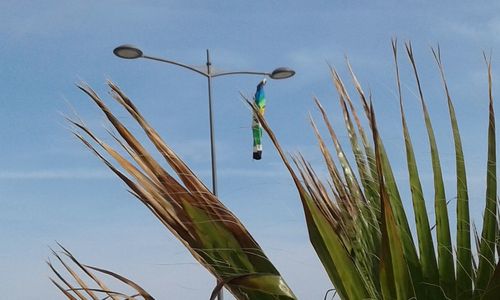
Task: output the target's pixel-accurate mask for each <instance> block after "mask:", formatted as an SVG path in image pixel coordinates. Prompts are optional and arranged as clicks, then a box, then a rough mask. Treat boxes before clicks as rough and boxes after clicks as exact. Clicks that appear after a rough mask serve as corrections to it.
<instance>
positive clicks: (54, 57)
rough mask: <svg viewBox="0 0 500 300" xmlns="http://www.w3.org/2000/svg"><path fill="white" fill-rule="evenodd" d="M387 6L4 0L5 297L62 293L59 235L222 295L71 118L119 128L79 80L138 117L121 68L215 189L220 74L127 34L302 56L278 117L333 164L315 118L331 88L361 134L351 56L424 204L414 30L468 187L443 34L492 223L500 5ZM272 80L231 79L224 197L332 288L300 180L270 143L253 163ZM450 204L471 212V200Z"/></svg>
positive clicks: (291, 279) (449, 178) (470, 157)
mask: <svg viewBox="0 0 500 300" xmlns="http://www.w3.org/2000/svg"><path fill="white" fill-rule="evenodd" d="M373 2H374V1H333V0H330V1H307V2H306V1H295V0H292V1H276V0H267V1H262V0H255V1H225V2H223V1H177V0H170V1H128V0H122V1H118V0H108V1H78V0H74V1H51V0H48V1H24V0H20V1H19V0H17V1H11V0H2V1H0V20H1V21H0V91H1V94H0V112H1V114H2V117H1V118H0V128H1V130H0V140H1V141H2V142H1V143H2V145H1V146H0V241H1V242H0V282H1V284H0V295H9V297H8V298H9V299H22V300H31V299H33V300H35V299H58V298H59V299H62V295H61V294H59V292H58V291H57V290H56V288H55V287H53V286H52V285H51V283H50V282H49V280H48V276H49V275H50V272H49V270H48V268H47V266H46V265H45V260H46V259H47V258H48V257H49V255H50V250H49V247H54V246H55V245H56V241H58V242H60V243H62V244H63V245H65V246H66V247H67V248H69V249H70V250H71V251H72V252H73V253H74V254H75V255H76V256H77V257H78V258H79V259H80V260H81V261H83V262H85V263H87V264H91V265H95V266H99V267H102V268H106V269H110V270H113V271H116V272H118V273H120V274H122V275H124V276H126V277H129V278H131V279H133V280H134V281H136V282H137V283H139V284H140V285H142V286H143V287H144V288H145V289H146V290H148V291H149V292H150V293H151V294H152V295H154V296H155V297H156V298H157V299H167V298H168V299H206V298H208V297H209V295H210V293H211V290H212V289H213V287H214V285H215V284H214V279H213V278H212V277H211V276H210V275H209V273H208V272H207V271H206V270H205V269H203V268H202V267H200V266H199V265H198V264H197V263H196V262H195V261H194V259H193V258H192V257H191V256H190V254H188V252H187V251H186V250H185V249H184V248H183V246H182V245H181V244H180V243H179V242H177V241H176V240H175V238H174V236H173V235H172V234H170V232H168V231H167V230H166V229H165V228H164V227H163V226H162V225H161V224H160V222H158V221H157V220H156V219H155V218H154V217H153V216H152V215H151V214H150V212H149V211H148V210H147V209H146V208H145V207H143V206H142V205H141V204H140V203H139V202H138V201H137V200H136V199H134V198H133V197H132V196H131V195H130V194H129V193H128V192H127V190H126V188H125V186H124V184H122V183H121V182H120V181H119V180H118V179H116V178H115V177H114V176H113V175H112V174H111V172H110V171H109V170H107V169H106V168H105V166H103V165H102V164H101V163H100V162H99V161H98V160H97V159H96V158H95V157H94V156H93V155H92V154H91V153H90V152H89V151H88V150H86V149H85V148H84V146H83V145H81V144H80V143H79V142H78V141H77V140H76V139H75V138H74V137H73V136H72V134H71V128H70V126H69V125H68V123H67V122H66V121H65V116H73V117H74V116H75V115H76V116H77V117H79V118H82V119H83V120H85V122H86V124H88V125H89V126H90V127H91V128H93V129H95V130H96V131H97V132H99V133H100V135H101V136H103V137H106V134H105V128H106V126H107V125H106V123H105V121H104V118H103V116H102V114H101V113H100V112H99V111H98V109H97V108H96V107H95V106H94V105H93V104H92V103H91V102H90V101H89V99H88V98H87V97H86V96H85V95H84V94H83V93H82V92H81V91H79V90H78V88H77V87H76V85H75V84H76V83H81V82H85V83H87V84H89V85H90V86H92V87H93V88H94V89H95V90H96V91H97V92H98V93H99V94H100V95H101V96H102V97H103V98H104V99H105V100H106V101H107V102H108V103H110V105H111V106H112V107H113V108H114V109H115V110H116V112H117V115H118V116H120V117H121V118H123V120H125V121H126V122H129V123H128V124H132V122H130V121H131V120H130V117H128V116H127V115H126V113H125V112H123V111H120V110H119V108H118V107H117V106H116V105H115V104H113V101H112V99H111V98H110V96H109V94H108V90H107V89H106V85H105V83H106V80H112V81H114V82H115V83H117V84H118V85H119V86H120V87H121V88H122V90H123V91H124V92H125V93H126V94H127V95H128V96H129V97H130V98H131V99H133V100H134V101H135V103H136V105H137V106H138V108H139V109H140V110H141V112H142V113H143V114H144V115H145V116H146V118H147V119H148V120H149V121H150V123H151V124H152V125H153V126H154V127H155V128H157V130H158V131H159V132H160V133H161V134H162V136H163V137H164V139H165V140H166V141H167V143H168V144H169V145H170V146H172V148H173V149H174V150H175V151H176V152H177V153H178V154H179V155H180V156H181V157H182V158H183V159H184V160H185V161H186V162H187V163H188V165H190V166H191V168H192V169H193V170H194V171H195V172H196V173H197V174H199V176H200V177H201V178H202V179H203V180H204V181H205V182H206V183H207V185H210V152H209V149H210V148H209V131H208V111H207V108H208V107H207V87H206V79H205V78H203V77H202V76H199V75H198V74H195V73H193V72H189V71H187V70H184V69H180V68H178V67H175V66H172V65H167V64H162V63H158V62H152V61H147V60H144V59H138V60H123V59H119V58H117V57H115V56H114V55H113V53H112V50H113V49H114V48H115V47H116V46H118V45H121V44H125V43H130V44H135V45H137V46H140V48H141V49H142V50H143V51H144V53H145V54H148V55H152V56H159V57H164V58H167V59H170V60H175V61H179V62H182V63H185V64H189V65H193V66H202V65H203V64H204V63H205V55H206V49H209V50H210V53H211V58H212V63H213V67H214V68H215V69H217V70H224V71H239V70H246V71H247V70H248V71H265V72H268V71H270V70H272V69H274V68H276V67H280V66H287V67H290V68H293V69H294V70H295V71H296V72H297V73H296V76H294V77H292V78H290V79H287V80H280V81H273V80H270V81H268V84H267V85H266V96H267V101H268V102H267V110H266V117H267V119H268V121H269V123H270V124H271V126H272V127H273V129H274V130H275V132H276V134H277V136H278V138H279V139H280V140H281V142H282V145H283V146H284V147H285V149H286V150H287V151H289V152H291V153H296V152H301V153H303V154H304V156H305V157H306V158H307V159H309V160H310V161H311V162H312V164H313V165H314V166H316V167H317V169H318V172H319V173H320V174H322V172H324V167H322V164H321V157H320V153H319V151H318V149H317V147H316V142H315V140H314V136H313V132H312V130H311V128H310V125H309V122H308V118H309V113H311V115H312V116H313V117H314V118H318V117H319V115H318V112H317V110H316V109H315V107H314V105H313V101H312V99H313V97H318V98H319V99H320V100H321V101H322V103H323V104H324V105H325V107H326V108H327V110H328V111H329V114H330V117H331V118H332V121H333V124H334V126H335V128H337V129H338V130H339V135H340V137H341V139H342V141H344V142H345V141H346V133H345V132H344V131H343V129H342V128H343V127H342V117H341V111H340V109H339V107H338V99H337V97H336V94H335V91H334V88H333V85H332V83H331V79H330V76H329V68H328V65H329V64H330V65H333V66H335V67H336V68H338V69H339V72H340V73H341V74H342V75H343V76H346V75H347V72H346V68H345V64H344V56H345V55H347V56H348V57H349V59H350V61H351V63H352V65H353V67H354V69H355V71H356V73H357V75H358V77H359V79H360V81H361V82H362V84H363V85H364V86H365V88H366V89H367V90H369V91H371V92H372V94H373V103H374V106H375V109H376V112H377V116H378V123H379V127H380V130H381V135H382V138H383V139H384V142H385V145H386V148H387V150H388V152H389V155H390V156H391V158H392V162H393V166H394V171H395V174H396V176H397V180H398V182H399V183H400V184H401V192H402V195H403V197H404V198H405V206H407V207H408V208H409V207H411V203H410V202H409V198H408V195H409V192H408V190H409V189H408V187H407V185H405V182H406V180H407V174H406V172H407V171H406V168H405V167H404V162H405V157H404V150H403V148H402V144H401V142H402V137H401V129H400V123H399V122H400V120H399V111H398V110H399V108H398V106H397V97H396V86H395V81H394V67H393V63H392V56H391V55H392V54H391V48H390V41H391V38H394V37H397V38H398V39H399V41H401V42H404V41H410V40H411V42H412V43H413V47H414V52H415V55H416V59H417V63H418V65H419V71H420V72H421V77H422V78H421V79H422V84H423V87H424V94H425V97H426V99H427V101H428V102H429V108H430V113H431V116H432V117H433V120H434V127H435V131H436V136H437V139H438V146H439V148H440V151H441V160H442V163H443V170H444V176H445V183H446V184H447V198H449V199H451V200H453V197H454V196H455V190H454V185H455V180H454V152H453V147H452V145H453V144H452V137H451V132H450V125H449V120H448V117H447V108H446V103H445V98H444V94H443V90H442V88H441V85H440V81H439V74H438V73H437V69H436V66H435V64H434V62H433V58H432V54H431V51H430V47H431V46H436V45H437V44H439V45H440V47H441V51H442V56H443V60H444V65H445V68H446V72H447V77H448V81H449V84H450V89H451V93H452V96H453V98H454V101H455V105H456V109H457V117H458V120H459V123H460V129H461V131H462V136H463V141H464V152H465V158H466V162H467V172H468V175H469V188H470V197H471V205H472V209H471V211H472V215H473V218H474V220H475V221H476V223H478V224H480V223H481V222H480V219H481V211H482V207H483V206H482V203H483V202H484V192H485V191H484V190H485V186H484V178H485V174H486V171H485V165H486V163H485V162H486V159H485V153H486V128H487V82H486V68H485V64H484V61H483V56H482V55H483V54H482V53H483V51H485V52H486V53H492V55H493V69H494V70H493V76H494V78H493V79H494V93H495V92H496V90H497V88H496V87H497V86H498V84H497V82H498V80H496V78H499V76H497V74H498V71H497V70H498V68H497V67H496V66H497V62H498V59H497V57H498V54H497V53H498V52H499V48H500V38H499V37H500V17H499V16H498V14H497V13H496V12H497V11H498V9H499V8H500V7H499V6H500V4H498V3H497V2H496V1H475V2H473V1H461V2H460V3H457V2H456V1H439V3H436V2H435V1H411V2H410V1H377V3H373ZM400 52H401V54H403V48H402V47H401V43H400ZM401 64H402V84H403V92H404V95H405V101H406V102H405V105H406V111H407V113H408V123H409V124H410V126H411V133H412V135H413V140H414V143H415V151H416V154H417V160H418V162H419V167H420V173H421V176H422V181H423V184H424V190H425V193H426V196H428V197H427V198H428V199H429V200H428V201H429V202H428V207H432V201H431V199H432V193H433V192H432V173H431V169H430V161H429V155H428V154H429V150H428V144H427V140H426V137H425V131H424V130H425V128H424V126H423V121H422V115H421V109H420V107H419V103H418V101H417V100H418V99H417V98H416V96H415V95H416V93H415V83H414V81H413V78H412V76H411V73H410V72H409V66H408V62H407V59H406V58H405V57H404V56H403V55H401ZM261 79H262V77H260V76H234V77H221V78H216V79H214V82H213V97H214V112H215V130H216V133H215V139H216V147H217V167H218V174H219V177H218V179H219V194H220V199H221V201H223V202H224V203H225V204H226V205H227V206H228V207H229V208H230V209H231V210H232V211H233V212H234V213H235V214H236V215H237V216H238V217H239V218H240V219H241V221H242V222H243V223H244V224H245V225H246V226H247V228H248V230H249V231H250V232H251V233H252V235H253V236H254V237H255V239H256V240H257V241H258V242H259V243H260V245H261V246H262V248H263V249H264V251H265V252H266V254H267V255H268V256H269V257H270V259H271V261H273V263H274V264H275V265H276V266H277V268H278V269H279V270H280V272H281V273H282V275H283V277H284V278H285V280H286V281H287V282H288V284H289V285H290V287H291V288H292V289H293V291H294V292H295V294H296V295H297V296H298V297H299V298H300V299H322V297H323V295H324V293H325V291H326V290H328V289H329V288H331V283H330V281H329V280H328V278H327V275H326V273H325V271H324V270H323V268H322V266H321V264H320V262H319V260H318V258H317V256H316V255H315V253H314V250H313V248H312V247H311V245H310V244H309V240H308V236H307V230H306V227H305V222H304V217H303V213H302V210H301V206H300V201H299V198H298V194H297V192H296V191H295V189H294V186H293V184H292V181H291V178H290V177H289V175H288V174H287V173H286V170H285V168H284V166H283V165H282V163H281V162H280V160H279V158H278V156H277V153H276V151H275V150H274V149H273V148H272V146H271V145H270V141H269V140H268V139H267V138H265V139H264V153H263V159H262V160H261V161H253V160H252V140H251V114H250V111H249V109H248V107H247V106H246V105H245V103H244V102H243V101H242V98H241V96H240V93H242V94H244V95H248V96H250V97H251V95H252V94H253V93H254V89H255V86H256V84H257V83H258V82H259V81H260V80H261ZM346 81H347V80H346ZM497 107H498V106H497ZM497 110H498V108H497ZM322 129H324V128H322ZM106 138H107V139H108V140H110V138H109V137H106ZM450 205H451V206H452V207H453V209H454V202H453V201H451V204H450ZM410 216H411V215H410ZM452 216H453V214H452ZM431 219H433V218H432V217H431ZM226 299H232V298H231V296H226Z"/></svg>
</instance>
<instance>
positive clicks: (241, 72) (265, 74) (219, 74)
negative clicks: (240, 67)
mask: <svg viewBox="0 0 500 300" xmlns="http://www.w3.org/2000/svg"><path fill="white" fill-rule="evenodd" d="M227 75H264V76H271V73H266V72H250V71H234V72H220V73H214V74H212V75H211V76H212V77H219V76H227Z"/></svg>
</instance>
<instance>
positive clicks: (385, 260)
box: [260, 41, 500, 299]
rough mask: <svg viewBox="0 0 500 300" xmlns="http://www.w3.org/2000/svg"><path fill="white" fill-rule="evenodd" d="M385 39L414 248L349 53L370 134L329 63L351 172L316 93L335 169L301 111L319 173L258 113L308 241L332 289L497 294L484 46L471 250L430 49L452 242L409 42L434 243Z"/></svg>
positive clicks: (459, 169)
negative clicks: (427, 159) (482, 156)
mask: <svg viewBox="0 0 500 300" xmlns="http://www.w3.org/2000/svg"><path fill="white" fill-rule="evenodd" d="M392 46H393V54H394V60H395V66H396V82H397V87H398V94H399V103H400V110H401V122H402V129H403V137H404V141H405V148H406V158H407V167H408V174H409V184H410V187H411V197H412V203H413V209H414V215H415V224H416V231H417V242H418V250H417V248H416V245H415V242H414V239H413V236H412V233H411V231H410V227H409V222H408V219H407V217H406V212H405V210H404V208H403V201H402V199H401V196H400V193H399V191H398V187H397V185H396V181H395V177H394V173H393V171H392V168H391V165H390V162H389V158H388V156H387V153H386V151H385V148H384V145H383V143H382V140H381V138H380V136H379V134H378V129H377V124H376V118H375V112H374V108H373V105H372V102H371V100H370V101H369V100H368V99H367V97H366V94H365V93H364V91H363V89H362V87H361V85H360V83H359V81H358V80H357V78H356V76H355V75H354V72H353V71H352V68H351V67H350V65H349V63H348V68H349V71H350V75H351V79H352V82H353V85H354V87H355V89H356V91H357V94H358V96H359V98H360V100H361V103H362V105H363V110H364V114H365V117H366V119H367V121H368V123H369V126H370V132H371V140H372V142H370V140H369V138H368V137H367V133H366V130H365V129H364V128H363V126H362V124H361V121H360V118H359V116H358V113H357V111H356V109H355V106H354V105H353V103H352V100H351V97H350V96H349V94H348V92H347V88H346V86H345V84H344V83H343V81H342V79H341V77H340V75H339V74H338V72H337V71H336V70H335V69H333V68H332V69H331V71H332V78H333V82H334V84H335V87H336V90H337V92H338V95H339V101H340V106H341V108H342V111H343V116H344V121H345V126H346V128H347V131H348V135H349V140H350V147H351V149H352V150H353V154H354V163H355V165H356V168H357V174H359V178H358V177H357V175H356V171H355V169H354V168H353V167H352V163H351V162H350V161H349V160H348V159H347V156H346V153H345V152H344V150H343V148H342V146H341V143H340V142H339V139H338V137H337V134H336V133H335V131H334V129H333V127H332V126H331V123H330V121H329V118H328V116H327V114H326V112H325V110H324V109H323V107H322V106H321V104H320V103H319V101H317V100H316V104H317V106H318V108H319V110H320V112H321V115H322V117H323V120H324V122H325V124H326V126H327V128H328V131H329V134H330V137H331V139H332V141H333V144H334V147H335V151H336V156H337V158H338V161H339V165H340V169H341V170H342V171H339V168H338V167H337V165H336V164H335V163H334V160H333V155H332V154H331V153H330V152H329V150H328V149H327V147H326V144H325V141H324V140H323V138H322V137H321V135H320V134H319V131H318V129H317V127H316V125H315V123H314V121H311V123H312V127H313V129H314V132H315V134H316V137H317V140H318V143H319V148H320V150H321V152H322V154H323V157H324V162H325V164H326V166H327V168H328V172H329V179H328V181H327V182H324V181H322V180H321V179H320V178H319V176H318V175H317V174H316V173H315V171H314V169H313V167H312V166H311V165H310V164H309V163H308V162H307V161H306V160H305V159H304V158H303V157H302V156H300V155H298V156H294V157H292V162H290V161H289V159H288V158H287V156H286V155H285V154H284V151H283V150H282V149H281V147H280V145H279V143H278V140H277V139H276V137H275V135H274V134H273V132H272V130H271V128H270V127H269V125H268V124H267V123H266V120H265V119H263V118H262V117H261V118H260V119H261V121H262V123H263V127H264V129H265V130H266V131H267V132H268V133H269V136H270V138H271V140H272V141H273V143H274V145H275V146H276V148H277V149H278V152H279V154H280V156H281V158H282V160H283V162H284V164H285V165H286V167H287V168H288V170H289V172H290V174H291V176H292V178H293V180H294V183H295V185H296V187H297V190H298V191H299V194H300V198H301V201H302V204H303V208H304V212H305V217H306V222H307V226H308V229H309V235H310V240H311V243H312V244H313V246H314V248H315V250H316V253H317V254H318V256H319V258H320V259H321V261H322V263H323V265H324V267H325V269H326V271H327V273H328V275H329V277H330V279H331V281H332V283H333V285H334V286H335V288H336V291H337V292H338V294H339V295H340V297H341V298H342V299H368V298H369V299H497V298H498V292H499V291H500V263H499V261H498V246H499V243H498V241H497V237H498V226H499V222H498V215H497V210H498V208H497V181H496V154H495V151H496V146H495V117H494V110H493V97H492V81H491V61H490V60H489V59H487V58H486V56H485V61H486V64H487V68H488V84H489V126H488V154H487V159H488V164H487V172H486V178H487V180H486V197H485V198H486V207H485V211H484V219H483V229H482V233H481V235H480V237H479V234H478V233H477V232H474V233H475V236H476V246H477V251H476V252H474V251H472V249H471V225H470V224H471V223H470V216H469V202H468V191H467V176H466V172H465V162H464V156H463V151H462V142H461V138H460V134H459V129H458V122H457V119H456V116H455V110H454V106H453V102H452V99H451V96H450V93H449V91H448V85H447V82H446V78H445V73H444V69H443V64H442V60H441V55H440V50H439V48H438V49H437V50H436V49H433V50H432V52H433V55H434V58H435V60H436V63H437V66H438V70H439V72H440V75H441V79H442V83H443V87H444V90H445V95H446V101H447V104H448V109H449V116H450V121H451V127H452V133H453V138H454V143H455V158H456V159H455V160H456V182H457V211H456V216H457V229H456V244H455V245H456V246H455V247H456V248H453V246H452V241H451V234H450V225H449V216H448V207H447V203H446V197H445V185H444V182H443V175H442V170H441V164H440V159H439V153H438V149H437V145H436V138H435V136H434V131H433V127H432V122H431V119H430V117H429V112H428V108H427V105H426V102H425V98H424V95H423V91H422V87H421V85H420V79H419V74H418V71H417V67H416V62H415V56H414V54H413V50H412V46H411V44H410V43H407V44H406V45H405V46H406V47H405V48H406V52H407V56H408V58H409V61H410V64H411V66H412V68H413V74H414V76H415V80H416V84H417V89H418V93H419V98H420V102H421V106H422V111H423V116H424V122H425V126H426V129H427V135H428V140H429V145H430V154H431V161H432V170H433V174H434V195H435V198H434V204H435V207H434V211H435V214H436V217H435V219H436V225H435V229H436V241H437V243H436V244H434V243H433V238H432V235H431V231H432V227H431V226H430V224H429V218H428V214H427V209H426V205H425V200H424V196H423V191H422V186H421V182H420V178H419V173H418V168H417V164H416V160H415V154H414V151H413V144H412V141H411V139H410V134H409V131H408V127H407V123H406V119H405V113H404V108H403V98H402V93H401V85H400V80H399V65H398V51H397V50H398V48H397V44H396V41H393V43H392ZM354 124H356V125H354ZM292 164H293V165H295V167H296V169H294V168H293V166H292ZM435 246H436V248H435ZM435 249H437V251H436V250H435ZM454 249H455V250H454ZM436 254H437V256H436ZM474 254H475V255H474Z"/></svg>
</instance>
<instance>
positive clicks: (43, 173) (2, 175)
mask: <svg viewBox="0 0 500 300" xmlns="http://www.w3.org/2000/svg"><path fill="white" fill-rule="evenodd" d="M109 178H113V175H112V174H111V172H109V171H106V170H30V171H17V170H16V171H0V180H54V179H109Z"/></svg>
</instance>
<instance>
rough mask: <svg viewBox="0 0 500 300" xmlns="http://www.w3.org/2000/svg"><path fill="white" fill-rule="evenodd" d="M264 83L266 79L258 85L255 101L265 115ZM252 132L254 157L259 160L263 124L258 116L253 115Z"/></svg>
mask: <svg viewBox="0 0 500 300" xmlns="http://www.w3.org/2000/svg"><path fill="white" fill-rule="evenodd" d="M264 85H266V79H265V78H264V79H262V80H261V81H260V82H259V84H258V85H257V91H255V96H254V101H255V105H256V106H257V108H258V109H259V113H260V114H261V115H264V111H265V109H266V94H265V93H264ZM252 133H253V159H255V160H259V159H261V158H262V125H261V124H260V122H259V119H258V118H257V116H256V115H255V113H254V115H253V118H252Z"/></svg>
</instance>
